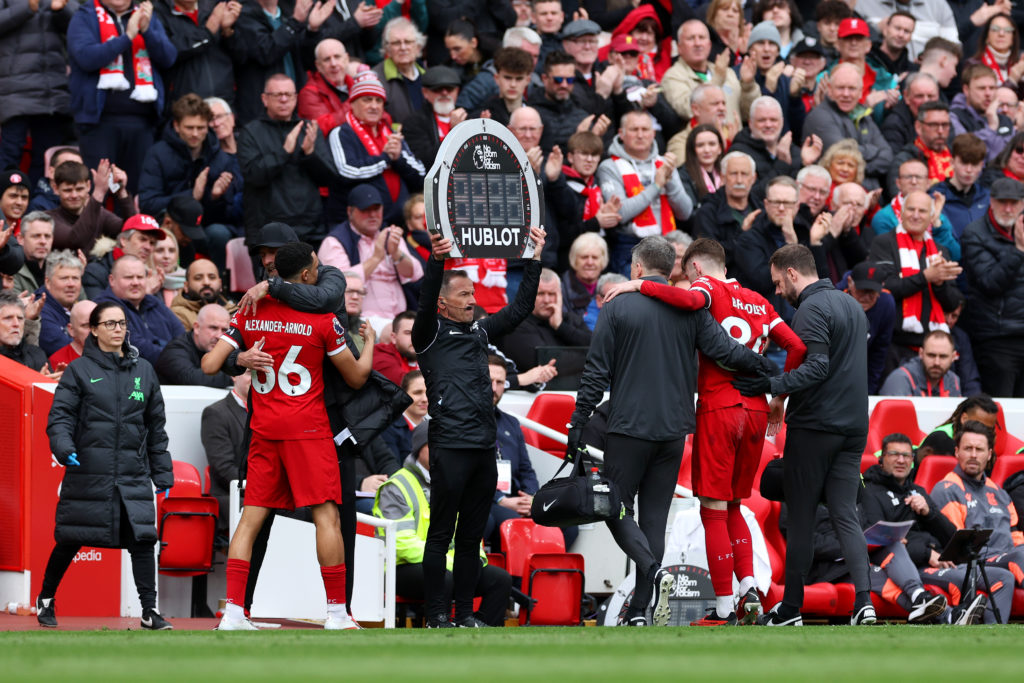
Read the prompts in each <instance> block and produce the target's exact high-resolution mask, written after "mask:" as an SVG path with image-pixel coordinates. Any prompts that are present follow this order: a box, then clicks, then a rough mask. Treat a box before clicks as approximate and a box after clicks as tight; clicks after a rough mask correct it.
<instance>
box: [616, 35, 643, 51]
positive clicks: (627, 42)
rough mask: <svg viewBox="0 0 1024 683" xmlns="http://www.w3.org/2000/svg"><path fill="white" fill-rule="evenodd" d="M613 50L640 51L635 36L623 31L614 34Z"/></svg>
mask: <svg viewBox="0 0 1024 683" xmlns="http://www.w3.org/2000/svg"><path fill="white" fill-rule="evenodd" d="M612 50H614V51H615V52H640V48H639V47H638V46H637V44H636V40H635V39H634V38H633V36H631V35H628V34H622V33H620V34H619V35H617V36H612Z"/></svg>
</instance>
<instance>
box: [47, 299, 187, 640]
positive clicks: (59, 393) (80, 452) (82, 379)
mask: <svg viewBox="0 0 1024 683" xmlns="http://www.w3.org/2000/svg"><path fill="white" fill-rule="evenodd" d="M89 330H90V334H89V337H88V338H87V339H86V340H85V344H84V348H83V350H82V357H81V358H79V359H78V360H76V361H75V362H74V363H71V364H70V365H68V367H67V369H66V370H65V371H64V375H63V376H62V377H61V379H60V384H58V385H57V390H56V392H54V395H53V407H52V408H51V409H50V417H49V422H48V423H47V426H46V434H47V436H49V437H50V449H51V450H52V451H53V455H54V457H56V458H57V461H58V462H60V464H61V465H64V466H65V467H66V468H67V469H65V470H64V480H63V481H62V482H61V486H60V501H59V502H58V503H57V525H56V528H55V529H54V532H53V536H54V539H55V540H56V541H57V545H56V546H55V547H54V549H53V552H52V553H50V560H49V562H47V563H46V573H45V574H44V575H43V586H42V588H41V589H40V591H39V597H38V599H37V600H36V609H37V618H38V619H39V624H40V625H41V626H48V627H51V628H52V627H55V626H56V625H57V615H56V611H55V607H54V595H56V593H57V587H58V586H59V585H60V581H61V579H62V578H63V577H64V572H66V571H67V570H68V567H70V566H71V563H72V561H73V560H74V559H75V555H77V554H78V551H79V550H80V549H81V547H82V546H84V545H87V546H98V547H101V548H127V549H128V552H129V553H130V554H131V557H132V575H133V576H134V577H135V587H136V589H138V591H139V602H141V603H142V628H145V629H150V630H167V629H170V628H173V627H172V626H171V624H170V622H168V621H167V620H166V619H164V618H163V617H162V616H160V614H159V613H158V612H157V611H156V559H155V557H154V555H153V546H154V545H155V544H156V541H157V535H156V511H155V508H154V506H153V486H156V488H157V489H163V490H165V491H166V490H167V489H168V488H170V487H171V486H173V485H174V474H173V471H172V467H171V456H170V454H169V453H168V452H167V433H166V432H165V431H164V420H165V418H164V399H163V396H162V395H161V393H160V383H159V382H157V379H156V372H155V371H154V370H153V366H151V365H150V364H149V362H147V361H146V360H145V359H144V358H140V357H139V350H138V349H136V348H135V347H134V346H131V345H130V344H129V343H128V323H127V320H126V318H125V311H124V309H123V308H122V307H121V304H119V303H117V302H114V301H105V302H103V303H101V304H99V305H98V306H96V308H94V309H93V310H92V313H91V314H90V316H89Z"/></svg>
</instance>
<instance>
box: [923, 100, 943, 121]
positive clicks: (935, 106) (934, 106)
mask: <svg viewBox="0 0 1024 683" xmlns="http://www.w3.org/2000/svg"><path fill="white" fill-rule="evenodd" d="M930 111H944V112H946V113H947V114H948V113H949V105H948V104H946V103H945V102H939V101H938V100H936V101H934V102H925V103H923V104H922V105H921V106H920V107H918V108H917V120H918V121H924V115H925V114H927V113H928V112H930Z"/></svg>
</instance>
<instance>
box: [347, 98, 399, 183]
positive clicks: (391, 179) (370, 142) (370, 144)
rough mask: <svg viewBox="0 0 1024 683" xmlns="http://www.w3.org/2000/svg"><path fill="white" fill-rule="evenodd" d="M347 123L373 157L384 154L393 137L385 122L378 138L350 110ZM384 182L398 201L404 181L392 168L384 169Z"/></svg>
mask: <svg viewBox="0 0 1024 683" xmlns="http://www.w3.org/2000/svg"><path fill="white" fill-rule="evenodd" d="M345 121H346V122H347V123H348V125H350V126H352V130H354V131H355V132H356V135H357V136H359V141H360V142H362V143H363V147H365V148H366V151H367V152H368V153H369V155H370V156H372V157H377V156H380V155H381V154H383V153H384V152H383V151H381V150H383V149H384V145H386V144H387V141H388V138H389V137H391V130H390V129H388V127H387V126H386V125H384V122H383V121H381V122H380V123H378V124H377V136H376V137H374V136H373V135H371V134H370V131H369V130H367V129H366V127H365V126H363V124H361V123H359V120H358V119H356V117H355V116H354V115H353V114H352V111H351V110H349V111H347V112H345ZM381 175H383V176H384V182H385V183H387V186H388V194H390V195H391V200H392V201H394V200H396V199H398V193H399V192H401V190H402V179H401V178H399V177H398V173H397V172H395V170H394V169H392V168H391V167H390V166H389V167H388V168H385V169H384V173H382V174H381Z"/></svg>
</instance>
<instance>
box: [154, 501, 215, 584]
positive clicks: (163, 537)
mask: <svg viewBox="0 0 1024 683" xmlns="http://www.w3.org/2000/svg"><path fill="white" fill-rule="evenodd" d="M216 528H217V499H216V498H208V497H192V496H173V497H168V498H167V499H166V500H164V501H163V503H162V504H161V505H160V573H161V574H169V575H173V576H196V575H199V574H205V573H207V572H209V571H210V570H211V568H212V567H213V534H214V532H215V531H216Z"/></svg>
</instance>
